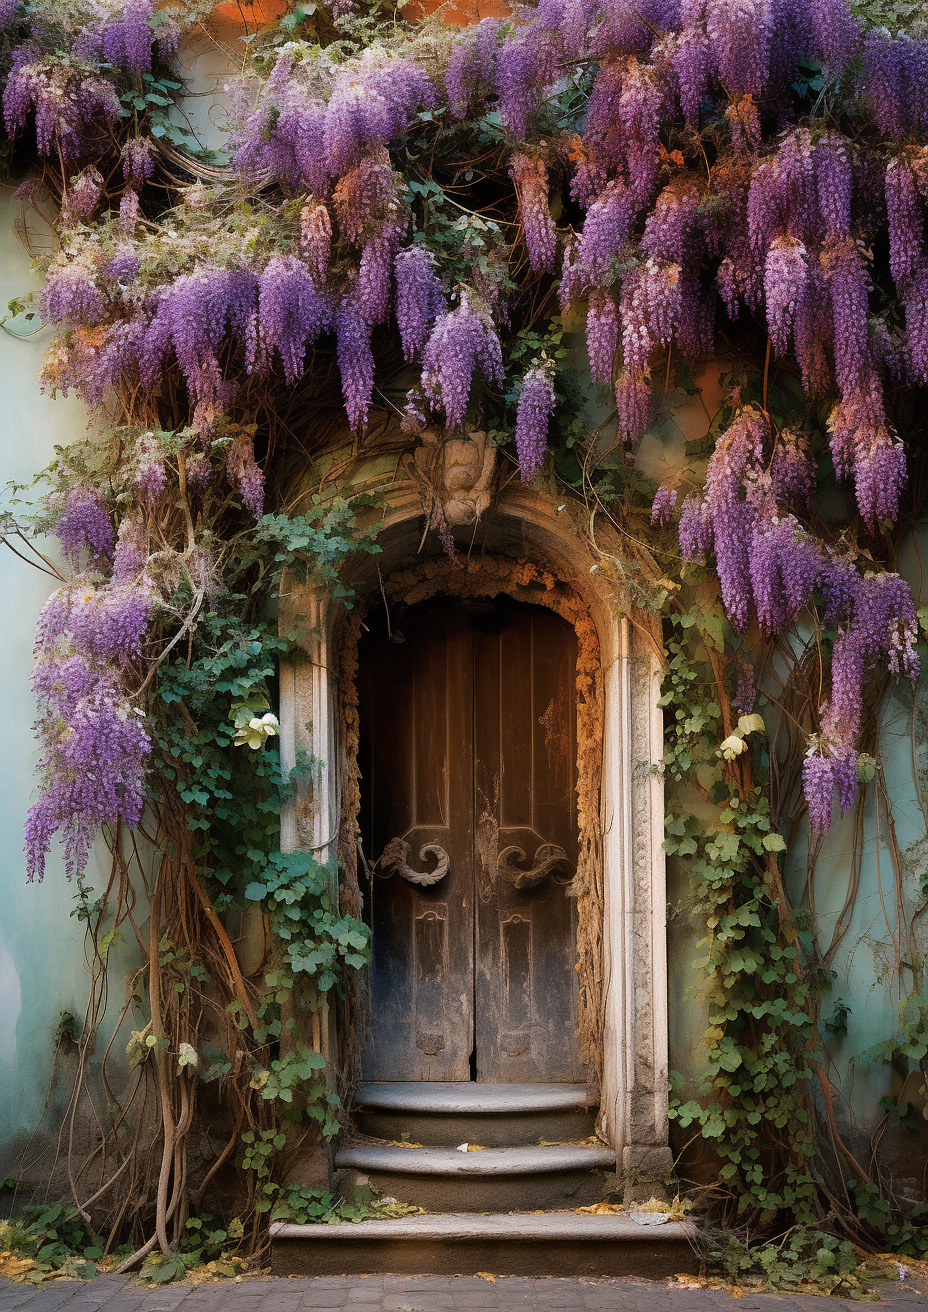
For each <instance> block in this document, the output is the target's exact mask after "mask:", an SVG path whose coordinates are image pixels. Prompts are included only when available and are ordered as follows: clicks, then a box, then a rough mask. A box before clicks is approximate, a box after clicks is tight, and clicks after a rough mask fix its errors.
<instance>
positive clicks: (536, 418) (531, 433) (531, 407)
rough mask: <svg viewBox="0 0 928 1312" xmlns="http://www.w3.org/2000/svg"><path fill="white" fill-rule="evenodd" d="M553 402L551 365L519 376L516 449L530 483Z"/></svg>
mask: <svg viewBox="0 0 928 1312" xmlns="http://www.w3.org/2000/svg"><path fill="white" fill-rule="evenodd" d="M555 404H556V398H555V395H554V384H553V382H552V380H551V371H550V369H547V368H545V367H544V366H543V365H538V366H536V367H535V368H534V369H530V370H529V371H528V373H527V374H526V375H525V377H524V379H523V380H522V390H521V391H520V393H519V404H518V408H517V411H516V451H517V452H518V455H519V473H520V475H521V476H522V482H523V483H530V482H531V481H532V480H533V479H534V478H535V476H536V474H537V473H538V472H539V470H540V469H541V466H542V463H543V461H544V458H545V452H546V451H547V449H548V424H549V422H550V419H551V415H552V414H553V412H554V407H555Z"/></svg>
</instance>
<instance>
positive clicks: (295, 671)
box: [280, 482, 671, 1174]
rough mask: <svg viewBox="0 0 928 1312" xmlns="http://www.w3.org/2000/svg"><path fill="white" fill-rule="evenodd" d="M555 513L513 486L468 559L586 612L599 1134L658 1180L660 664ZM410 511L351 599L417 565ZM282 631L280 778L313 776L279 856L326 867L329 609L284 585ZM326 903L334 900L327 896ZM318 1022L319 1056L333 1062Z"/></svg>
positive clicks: (335, 754) (661, 1070)
mask: <svg viewBox="0 0 928 1312" xmlns="http://www.w3.org/2000/svg"><path fill="white" fill-rule="evenodd" d="M563 510H564V508H563V507H560V508H559V507H558V506H557V504H556V503H555V502H553V501H550V500H548V499H547V498H545V497H544V496H541V495H539V494H537V493H535V492H534V491H533V490H531V489H526V488H523V487H520V486H518V485H515V484H510V485H509V487H507V488H506V489H504V491H503V492H502V493H501V494H500V495H499V497H498V499H497V501H496V503H495V506H494V508H493V510H491V511H490V512H488V514H487V516H486V523H485V526H484V528H485V539H484V542H483V543H482V547H481V549H486V550H487V551H492V552H498V553H500V554H509V555H515V556H521V557H523V558H526V559H530V560H537V561H538V562H539V563H540V564H543V565H545V566H547V567H548V568H549V569H551V570H552V571H553V572H555V573H556V574H557V576H558V577H559V578H562V579H563V580H565V582H567V583H569V584H570V586H571V587H572V588H573V589H574V590H575V591H576V592H577V593H578V594H579V596H580V597H581V598H582V599H583V601H584V603H585V604H586V606H587V607H588V609H589V612H590V615H591V617H592V619H593V622H594V624H595V625H596V630H597V633H598V636H599V643H600V653H601V660H602V674H603V703H604V705H603V761H602V790H601V812H600V815H601V827H602V836H603V853H602V863H603V882H604V923H603V962H602V971H603V1010H604V1015H603V1034H604V1039H603V1061H602V1071H603V1077H602V1090H601V1127H602V1130H603V1132H604V1133H605V1134H606V1136H607V1137H608V1139H609V1141H610V1142H611V1144H612V1145H613V1146H614V1148H615V1150H616V1158H617V1166H618V1168H619V1169H620V1170H622V1171H625V1172H627V1171H630V1170H634V1171H643V1172H654V1173H657V1174H660V1173H664V1172H666V1171H668V1170H669V1168H670V1165H671V1153H670V1149H669V1146H668V1117H667V1108H668V1071H667V963H666V916H667V905H666V886H665V862H664V851H663V837H664V788H663V779H662V776H661V772H660V763H661V761H662V759H663V750H664V749H663V715H662V712H661V710H660V707H659V706H658V699H659V696H660V673H661V666H662V662H661V658H660V655H659V651H658V649H657V647H656V645H655V643H654V640H653V637H652V636H651V634H650V633H649V632H648V630H647V626H646V625H645V624H636V623H633V622H632V621H631V620H630V619H629V618H628V617H627V615H625V614H622V613H620V612H619V609H618V603H617V598H616V595H615V591H616V590H615V586H614V584H613V583H612V582H611V580H610V578H609V574H608V571H606V570H605V569H601V568H600V564H601V562H600V561H598V560H597V558H596V557H595V556H594V554H593V553H592V552H591V551H590V549H589V548H588V547H587V546H586V545H585V544H584V542H583V539H582V537H581V536H580V535H579V534H578V533H577V532H576V530H575V529H574V528H573V525H572V522H571V520H570V519H569V516H568V515H564V514H563ZM421 535H422V502H421V500H420V497H419V495H418V493H417V491H416V489H415V487H414V486H413V485H412V484H410V483H408V482H401V483H398V484H396V485H395V486H394V488H393V489H391V490H390V492H389V493H388V495H387V504H386V511H385V514H384V518H383V522H382V526H381V530H380V533H379V536H378V542H379V543H380V545H381V547H382V554H381V555H379V556H375V557H363V558H360V557H359V558H358V559H357V560H356V561H355V562H353V564H352V566H351V567H350V568H349V569H348V570H346V571H345V578H346V581H347V582H351V583H353V584H354V585H355V586H356V587H357V588H358V589H359V590H364V589H365V588H366V587H367V586H369V584H370V581H371V577H373V579H374V580H377V571H378V568H379V570H380V571H381V575H382V576H385V575H386V574H388V573H390V572H392V571H393V570H395V569H397V568H399V567H400V566H401V565H402V564H408V563H410V562H411V561H412V562H414V561H415V559H416V552H417V548H418V547H419V544H420V540H421ZM281 600H282V608H281V609H282V616H281V623H282V626H285V627H286V628H287V629H288V630H291V631H292V630H293V629H302V630H303V632H304V635H305V636H304V638H303V639H302V645H303V647H304V650H305V652H306V656H307V660H306V661H305V662H303V663H301V664H299V665H286V666H284V667H282V669H281V675H280V721H281V754H282V762H283V766H284V769H285V770H287V769H290V768H292V766H293V765H295V764H296V759H297V752H298V751H299V750H300V749H303V750H305V751H306V752H308V753H309V755H310V756H311V757H312V758H313V760H314V761H315V762H316V766H315V769H314V771H313V773H312V774H311V775H310V776H307V777H306V779H305V782H304V784H303V785H302V786H301V788H300V790H299V791H298V793H297V795H296V797H295V798H294V800H293V801H292V802H291V803H290V804H288V806H287V807H286V808H285V811H284V814H283V817H282V832H281V845H282V847H283V849H284V850H285V851H294V850H297V849H312V850H313V851H314V853H315V854H316V856H317V857H318V858H319V859H320V860H322V861H326V860H329V859H332V858H334V856H335V853H336V851H337V846H338V837H339V824H340V817H341V813H342V800H343V794H344V788H345V782H346V780H345V771H344V737H345V736H344V732H343V727H342V724H341V709H340V698H339V696H338V657H337V653H336V647H335V644H336V638H337V630H338V625H339V622H340V619H341V613H342V612H341V607H340V606H339V605H338V604H336V603H333V602H331V601H330V599H329V598H328V596H327V595H325V594H324V593H322V592H320V591H317V590H315V589H313V588H312V587H307V586H300V585H297V584H294V583H292V582H285V585H284V591H283V595H282V599H281ZM333 891H334V890H333ZM329 1028H330V1027H329V1026H328V1024H327V1022H326V1019H325V1017H323V1018H322V1024H321V1026H320V1030H321V1048H322V1050H323V1051H326V1052H327V1055H329V1054H332V1053H334V1052H335V1051H336V1049H335V1047H334V1044H333V1039H332V1036H331V1034H330V1033H329Z"/></svg>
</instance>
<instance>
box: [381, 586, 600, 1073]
mask: <svg viewBox="0 0 928 1312" xmlns="http://www.w3.org/2000/svg"><path fill="white" fill-rule="evenodd" d="M392 619H393V629H392V632H391V630H390V629H389V628H388V625H387V623H386V618H385V616H384V615H383V614H379V615H377V614H375V615H374V616H373V617H372V619H371V621H370V624H369V632H368V634H367V635H366V636H365V637H364V638H363V639H362V641H361V643H360V644H359V653H358V654H359V673H358V678H359V700H360V713H361V744H360V766H361V776H362V783H361V797H362V812H361V830H362V845H363V850H364V853H365V857H366V860H367V863H368V866H370V867H373V871H372V874H371V876H370V878H369V879H368V880H367V887H366V889H365V901H366V914H367V916H368V919H369V923H370V924H371V926H372V931H373V935H372V938H373V943H372V947H373V960H372V964H371V969H370V972H369V989H370V997H369V1007H368V1013H369V1029H368V1035H367V1042H366V1047H365V1055H364V1060H363V1068H364V1074H365V1077H366V1078H368V1079H379V1080H469V1079H477V1080H482V1081H486V1082H498V1083H519V1082H531V1081H559V1080H560V1081H570V1080H575V1079H577V1078H579V1061H578V1054H577V1041H576V1014H577V1005H576V992H577V985H576V972H575V970H574V963H575V960H576V950H575V934H576V930H575V925H576V916H575V902H574V900H573V899H572V898H570V897H569V896H568V887H569V881H570V877H571V874H572V872H573V870H574V868H575V862H576V856H577V837H576V791H575V782H576V764H575V762H576V704H575V694H574V684H575V674H574V671H575V666H576V639H575V636H574V633H573V630H572V629H571V628H570V627H569V625H567V624H566V623H565V622H564V621H563V620H561V619H560V618H559V617H558V616H556V615H554V614H553V613H552V612H550V611H547V610H543V609H541V608H539V607H528V606H520V605H518V604H516V603H514V602H511V601H509V600H508V599H507V598H500V599H498V600H497V601H496V602H494V603H487V604H485V605H482V606H473V607H470V608H464V607H462V606H459V605H453V604H451V603H448V604H441V603H434V604H430V605H427V606H420V607H416V608H414V609H413V610H411V611H409V612H408V613H407V614H406V615H405V616H403V617H402V618H401V619H400V620H397V617H396V616H395V615H394V616H393V617H392ZM397 624H398V626H399V630H400V632H399V633H397V631H396V625H397ZM398 638H401V639H402V640H401V641H397V639H398ZM445 864H447V871H446V873H444V874H441V877H440V878H439V879H437V881H436V882H434V883H422V882H418V881H420V880H421V879H422V878H423V877H424V878H426V879H428V878H429V876H430V873H431V872H434V873H438V874H440V873H441V870H442V869H443V868H444V865H445ZM362 873H363V872H362ZM364 882H365V881H364V880H363V879H362V885H363V884H364Z"/></svg>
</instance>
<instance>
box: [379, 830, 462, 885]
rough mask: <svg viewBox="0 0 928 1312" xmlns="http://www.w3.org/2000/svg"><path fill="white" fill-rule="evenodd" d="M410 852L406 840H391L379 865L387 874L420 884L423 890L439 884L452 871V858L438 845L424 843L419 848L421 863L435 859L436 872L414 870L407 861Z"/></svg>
mask: <svg viewBox="0 0 928 1312" xmlns="http://www.w3.org/2000/svg"><path fill="white" fill-rule="evenodd" d="M409 852H410V847H409V844H408V843H407V842H406V840H405V838H391V839H390V841H389V843H388V844H387V845H386V847H385V848H384V849H383V853H382V854H381V857H380V860H379V861H378V862H377V864H378V865H379V866H380V868H381V870H382V871H383V872H384V873H385V874H391V875H392V874H397V875H402V876H403V878H404V879H406V880H408V881H409V883H410V884H418V885H419V886H420V887H423V888H425V887H428V885H429V884H437V883H438V881H439V880H440V879H444V877H445V875H446V874H447V873H448V871H449V870H450V869H451V858H450V857H449V856H448V853H447V852H446V851H445V849H444V848H443V847H439V845H438V844H437V843H424V844H423V846H422V847H420V848H419V860H420V861H425V860H426V859H427V858H428V857H430V856H433V857H434V858H435V869H434V870H413V868H412V866H410V865H409V864H408V861H407V858H408V856H409Z"/></svg>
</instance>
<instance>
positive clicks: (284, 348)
mask: <svg viewBox="0 0 928 1312" xmlns="http://www.w3.org/2000/svg"><path fill="white" fill-rule="evenodd" d="M333 308H334V307H333V305H332V299H331V297H330V296H329V294H328V291H327V290H326V288H325V287H324V286H323V287H322V288H320V287H319V285H318V284H317V282H316V279H315V278H314V276H313V274H312V272H311V271H310V269H309V268H308V266H307V265H305V264H304V263H303V262H302V261H301V260H298V259H297V258H296V257H295V256H293V255H286V256H279V257H276V258H275V259H273V260H270V261H269V262H268V264H267V266H266V267H265V269H264V272H263V273H262V274H261V278H260V281H259V284H258V322H259V325H260V328H259V335H260V350H261V352H262V353H264V354H265V355H269V354H271V353H273V352H275V351H276V352H277V354H278V355H279V356H280V360H281V363H282V364H283V367H284V377H285V378H286V380H287V382H288V383H292V382H294V381H295V380H296V379H297V378H302V376H303V369H304V360H305V356H306V350H307V348H308V347H309V346H311V345H312V344H313V342H315V341H316V339H317V338H318V337H319V336H320V335H321V334H322V333H324V332H328V331H329V330H330V329H331V327H332V321H333Z"/></svg>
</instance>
